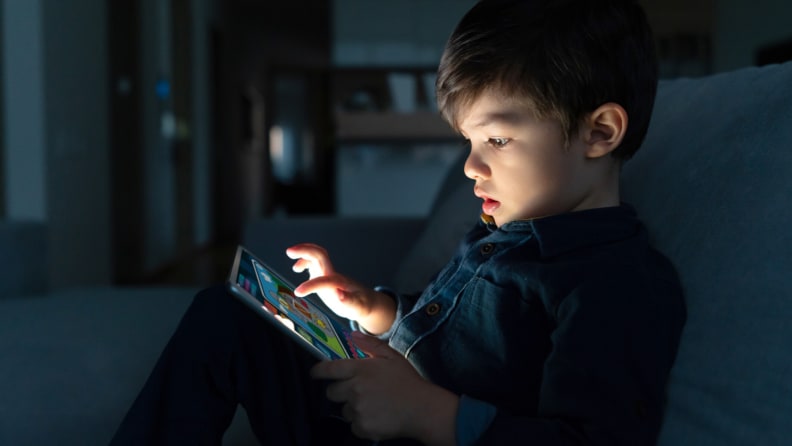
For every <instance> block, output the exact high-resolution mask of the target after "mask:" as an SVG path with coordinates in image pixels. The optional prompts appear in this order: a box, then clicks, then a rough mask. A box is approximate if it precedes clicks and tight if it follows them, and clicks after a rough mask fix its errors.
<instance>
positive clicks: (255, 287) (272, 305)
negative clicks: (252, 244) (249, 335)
mask: <svg viewBox="0 0 792 446" xmlns="http://www.w3.org/2000/svg"><path fill="white" fill-rule="evenodd" d="M227 287H228V289H229V291H230V292H231V295H233V296H234V297H236V298H237V299H240V300H241V301H242V302H243V303H245V304H246V305H247V306H248V307H250V308H251V309H252V310H253V311H255V312H256V313H258V314H259V315H261V316H262V318H263V319H264V320H266V321H268V322H270V323H272V324H273V325H275V327H277V328H278V329H280V330H281V331H283V332H284V333H285V334H286V335H287V336H289V337H291V338H292V339H294V340H295V341H296V342H298V343H299V344H300V345H302V346H303V347H304V348H305V349H307V350H308V351H309V352H310V353H311V354H313V355H314V356H315V357H316V358H317V359H320V360H327V359H341V358H364V357H366V355H365V353H363V352H362V351H360V349H358V348H357V347H355V346H354V345H353V344H352V342H351V341H350V339H349V335H350V333H351V332H352V331H353V328H352V326H351V324H350V321H349V320H347V319H344V318H342V317H340V316H338V315H336V314H335V313H333V312H332V311H331V310H329V309H328V308H327V307H326V306H324V305H323V304H321V303H319V302H317V301H314V300H311V297H315V296H313V295H312V296H307V297H305V298H303V297H297V296H295V295H294V286H292V285H291V284H289V282H288V281H286V280H285V279H283V277H282V276H280V275H279V274H277V273H276V272H275V271H273V270H272V269H271V268H270V267H269V266H267V265H266V264H265V263H264V262H263V261H262V260H261V259H259V258H257V257H256V256H255V255H253V254H252V253H251V252H250V251H249V250H248V249H246V248H245V247H244V246H241V245H240V246H238V247H237V250H236V255H235V257H234V264H233V267H232V268H231V273H230V274H229V276H228V280H227Z"/></svg>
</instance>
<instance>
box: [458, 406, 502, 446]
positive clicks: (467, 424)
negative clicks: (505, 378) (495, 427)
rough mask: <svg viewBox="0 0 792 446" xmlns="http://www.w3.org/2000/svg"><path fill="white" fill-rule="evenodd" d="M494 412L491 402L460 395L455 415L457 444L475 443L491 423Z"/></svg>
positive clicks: (462, 445)
mask: <svg viewBox="0 0 792 446" xmlns="http://www.w3.org/2000/svg"><path fill="white" fill-rule="evenodd" d="M496 413H497V409H496V408H495V406H493V405H492V404H489V403H487V402H484V401H481V400H477V399H475V398H472V397H470V396H467V395H462V396H461V397H460V398H459V408H458V409H457V416H456V441H457V445H458V446H471V445H473V444H475V443H476V441H477V440H478V439H479V438H480V437H481V434H483V433H484V431H486V430H487V428H488V427H489V425H490V423H492V420H493V419H494V418H495V414H496Z"/></svg>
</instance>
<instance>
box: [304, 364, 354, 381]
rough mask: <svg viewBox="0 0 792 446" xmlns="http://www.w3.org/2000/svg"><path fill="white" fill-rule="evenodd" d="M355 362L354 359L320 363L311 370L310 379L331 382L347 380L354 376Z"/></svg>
mask: <svg viewBox="0 0 792 446" xmlns="http://www.w3.org/2000/svg"><path fill="white" fill-rule="evenodd" d="M356 361H357V360H355V359H336V360H333V361H321V362H319V363H318V364H316V365H315V366H313V367H312V368H311V377H312V378H315V379H329V380H333V381H337V380H342V379H349V378H351V377H353V376H354V375H355V371H356V365H357V364H356Z"/></svg>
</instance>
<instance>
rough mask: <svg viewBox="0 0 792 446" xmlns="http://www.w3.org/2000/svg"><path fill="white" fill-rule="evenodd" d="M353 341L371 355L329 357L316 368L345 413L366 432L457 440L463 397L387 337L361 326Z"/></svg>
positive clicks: (377, 436) (357, 431) (378, 436)
mask: <svg viewBox="0 0 792 446" xmlns="http://www.w3.org/2000/svg"><path fill="white" fill-rule="evenodd" d="M352 341H353V342H354V343H355V344H356V345H357V346H358V347H359V348H360V349H361V350H363V351H365V352H366V353H367V354H369V355H370V356H371V357H370V358H366V359H343V360H335V361H323V362H320V363H319V364H317V365H315V366H314V367H313V368H312V369H311V375H312V376H313V377H314V378H318V379H329V380H334V381H335V382H334V383H332V384H330V385H329V386H328V387H327V397H328V399H330V400H331V401H335V402H339V403H343V416H344V418H345V419H346V420H347V421H349V422H350V423H351V427H352V432H353V433H354V434H355V435H357V436H358V437H361V438H367V439H371V440H385V439H389V438H398V437H402V438H404V437H407V438H413V439H417V440H419V441H421V442H422V443H424V444H430V445H445V444H449V445H451V444H454V441H455V439H454V432H455V419H456V411H457V405H458V403H459V398H458V397H457V396H456V395H454V394H453V393H451V392H449V391H447V390H446V389H443V388H442V387H439V386H437V385H435V384H432V383H430V382H429V381H426V380H425V379H424V378H423V377H421V376H420V375H419V374H418V372H417V371H416V370H415V369H414V368H413V366H412V364H410V363H409V362H408V361H407V360H406V359H405V358H404V357H403V356H402V355H401V354H399V353H398V352H397V351H395V350H393V349H392V348H390V347H389V346H388V344H387V343H385V342H384V341H381V340H379V339H377V338H374V337H371V336H366V335H364V334H362V333H360V332H354V333H352Z"/></svg>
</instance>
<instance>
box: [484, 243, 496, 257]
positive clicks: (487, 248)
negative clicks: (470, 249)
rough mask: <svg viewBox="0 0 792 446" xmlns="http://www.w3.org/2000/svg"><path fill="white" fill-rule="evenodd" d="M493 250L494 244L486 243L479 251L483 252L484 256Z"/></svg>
mask: <svg viewBox="0 0 792 446" xmlns="http://www.w3.org/2000/svg"><path fill="white" fill-rule="evenodd" d="M494 250H495V245H493V244H492V243H487V244H486V245H482V246H481V253H482V254H484V255H485V256H488V255H490V254H492V251H494Z"/></svg>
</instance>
